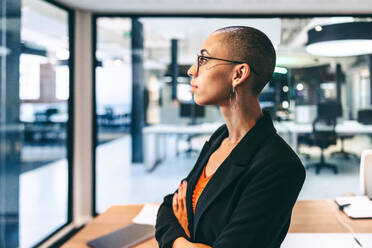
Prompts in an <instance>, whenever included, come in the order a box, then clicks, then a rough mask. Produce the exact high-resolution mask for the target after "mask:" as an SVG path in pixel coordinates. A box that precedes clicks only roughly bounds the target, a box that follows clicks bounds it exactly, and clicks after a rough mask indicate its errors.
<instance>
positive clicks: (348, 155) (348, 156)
mask: <svg viewBox="0 0 372 248" xmlns="http://www.w3.org/2000/svg"><path fill="white" fill-rule="evenodd" d="M353 137H354V135H339V136H338V138H339V139H340V140H341V150H340V151H336V152H332V153H331V157H338V158H341V159H355V160H359V156H358V155H357V154H355V153H352V152H347V151H345V150H344V140H345V139H351V138H353Z"/></svg>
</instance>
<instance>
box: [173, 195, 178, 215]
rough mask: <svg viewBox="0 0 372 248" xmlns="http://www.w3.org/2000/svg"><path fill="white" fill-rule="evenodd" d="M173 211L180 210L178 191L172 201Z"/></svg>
mask: <svg viewBox="0 0 372 248" xmlns="http://www.w3.org/2000/svg"><path fill="white" fill-rule="evenodd" d="M172 207H173V212H174V213H175V214H176V213H177V211H178V194H177V192H176V193H174V195H173V202H172Z"/></svg>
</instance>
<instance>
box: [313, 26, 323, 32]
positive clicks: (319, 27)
mask: <svg viewBox="0 0 372 248" xmlns="http://www.w3.org/2000/svg"><path fill="white" fill-rule="evenodd" d="M314 29H315V31H317V32H320V31H322V30H323V28H322V26H320V25H317V26H315V28H314Z"/></svg>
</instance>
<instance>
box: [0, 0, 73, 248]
mask: <svg viewBox="0 0 372 248" xmlns="http://www.w3.org/2000/svg"><path fill="white" fill-rule="evenodd" d="M1 5H2V9H1V10H2V15H1V16H2V18H1V22H2V25H1V26H2V27H6V29H5V30H4V29H1V35H2V37H3V38H2V39H1V41H2V42H3V43H1V68H0V69H1V84H0V92H1V98H0V99H1V101H0V113H1V116H0V127H1V129H0V130H1V132H0V133H1V136H0V142H1V149H0V158H1V160H0V161H1V164H0V165H1V170H0V171H1V172H0V176H1V179H0V182H1V187H0V189H1V190H0V217H1V218H0V219H1V220H0V225H1V228H0V230H1V231H0V232H1V235H0V246H1V247H32V246H35V245H37V244H38V243H40V242H41V241H42V240H44V239H45V238H47V237H48V236H50V235H51V234H52V233H53V232H55V231H56V230H58V229H60V228H61V227H62V226H63V225H66V224H67V223H68V222H69V221H70V217H69V216H70V213H69V211H71V209H69V200H68V199H69V195H68V191H69V161H68V139H69V135H68V123H69V108H68V106H69V99H70V98H69V89H70V76H69V65H70V48H69V30H68V27H69V13H68V11H67V10H65V9H62V8H60V7H57V6H55V5H53V4H50V3H48V2H46V1H42V0H19V1H18V0H15V1H13V0H12V1H2V4H1ZM7 11H9V12H8V13H6V12H7ZM4 12H5V13H4ZM7 14H9V15H10V18H9V19H8V18H7Z"/></svg>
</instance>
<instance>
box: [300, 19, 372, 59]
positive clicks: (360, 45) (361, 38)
mask: <svg viewBox="0 0 372 248" xmlns="http://www.w3.org/2000/svg"><path fill="white" fill-rule="evenodd" d="M317 27H318V26H317ZM317 27H315V28H313V29H311V30H309V31H308V41H307V44H306V50H307V52H308V53H310V54H313V55H318V56H328V57H344V56H356V55H363V54H370V53H372V33H371V32H370V30H372V22H349V23H337V24H331V25H323V26H322V27H321V28H322V29H321V30H320V31H319V28H317ZM317 29H318V30H317Z"/></svg>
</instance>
